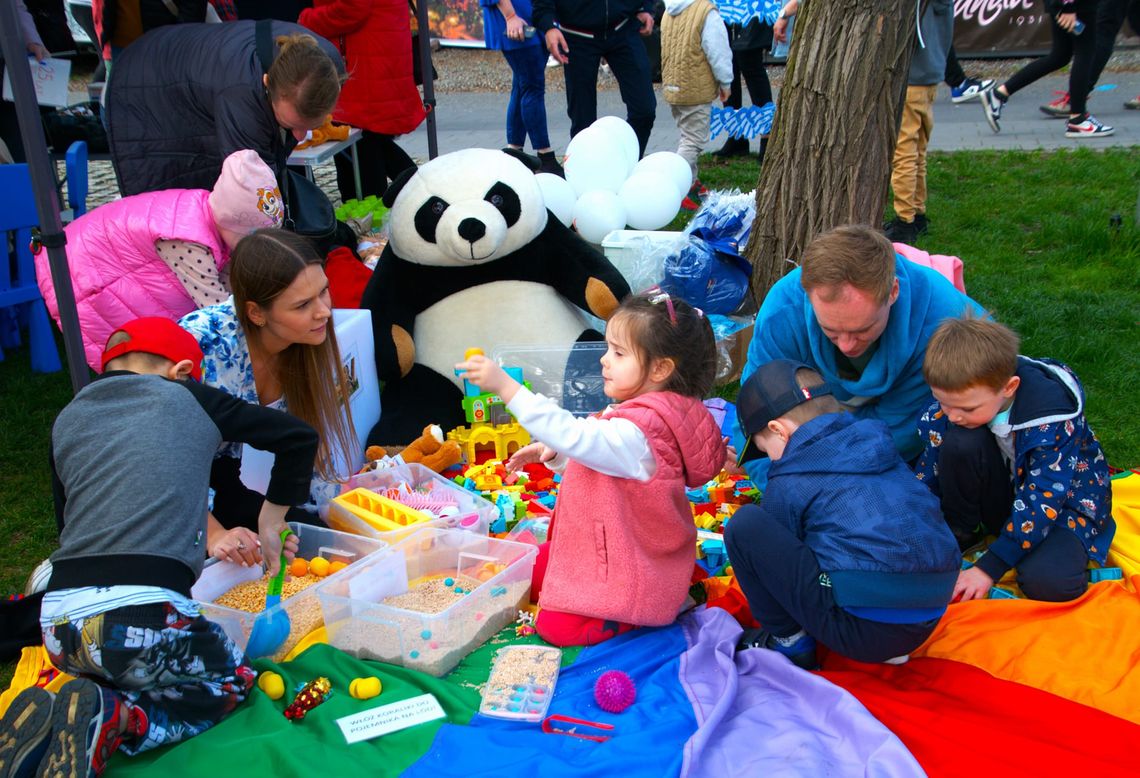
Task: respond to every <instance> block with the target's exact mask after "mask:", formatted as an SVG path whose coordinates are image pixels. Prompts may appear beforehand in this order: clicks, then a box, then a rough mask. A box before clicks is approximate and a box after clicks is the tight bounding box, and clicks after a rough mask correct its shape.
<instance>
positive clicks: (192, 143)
mask: <svg viewBox="0 0 1140 778" xmlns="http://www.w3.org/2000/svg"><path fill="white" fill-rule="evenodd" d="M258 24H259V23H258V22H252V21H250V22H231V23H229V24H180V25H173V26H168V27H160V28H158V29H156V30H152V31H151V32H148V33H147V34H146V35H143V36H142V37H141V38H139V39H138V40H137V41H135V42H134V43H132V44H131V45H130V46H129V47H128V48H127V49H125V50H124V51H123V53H122V54H121V55H120V57H119V58H118V59H116V61H115V69H114V74H113V75H112V78H111V80H110V82H109V84H108V88H107V100H106V117H107V134H108V139H109V141H110V145H111V159H112V162H113V163H114V166H115V173H116V175H117V176H118V178H119V188H120V189H121V190H122V193H123V195H124V196H128V195H134V194H139V193H140V192H150V191H155V190H158V189H211V188H212V187H213V185H214V182H215V181H217V179H218V174H219V173H220V172H221V169H222V160H224V159H225V158H226V157H227V156H228V155H229V154H231V153H232V152H234V151H238V150H240V149H253V150H254V151H256V152H257V153H258V154H259V155H260V156H261V158H262V159H263V160H265V162H266V164H268V165H269V166H270V167H271V168H273V170H274V172H275V173H276V174H277V178H278V180H281V178H282V176H283V175H284V172H285V170H284V162H285V158H286V157H287V156H288V154H289V151H291V150H292V148H293V146H295V145H296V143H297V141H299V140H301V139H302V138H304V137H305V134H306V133H307V132H308V131H309V130H312V129H315V128H317V127H320V126H321V125H322V124H324V123H325V120H326V119H327V118H328V114H329V113H331V112H332V109H333V106H334V105H336V101H337V98H338V97H339V95H340V84H341V74H342V73H343V70H344V66H343V63H342V61H341V59H340V55H339V54H338V53H337V51H336V48H335V47H334V46H333V45H332V44H331V43H329V42H328V41H326V40H324V39H321V38H317V37H316V36H314V35H312V34H311V33H308V32H307V31H305V29H304V28H303V27H299V26H298V25H296V24H289V23H287V22H261V23H260V24H264V25H270V27H269V29H268V30H267V32H268V38H267V48H272V49H274V54H273V59H272V63H273V64H272V65H271V66H270V67H269V68H268V72H266V70H265V69H264V68H263V67H262V64H261V63H262V58H261V57H259V56H258V50H257V35H256V29H257V25H258Z"/></svg>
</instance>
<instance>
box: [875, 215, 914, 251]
mask: <svg viewBox="0 0 1140 778" xmlns="http://www.w3.org/2000/svg"><path fill="white" fill-rule="evenodd" d="M883 234H884V235H886V236H887V240H889V241H890V242H891V243H905V244H907V245H908V246H913V245H914V243H915V241H916V240H918V222H917V219H916V220H915V221H912V222H904V221H903V220H902V219H900V218H899V217H898V216H896V217H895V218H893V219H891V220H890V221H889V222H887V223H886V224H884V225H883Z"/></svg>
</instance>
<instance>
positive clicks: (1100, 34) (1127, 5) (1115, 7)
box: [1041, 0, 1140, 119]
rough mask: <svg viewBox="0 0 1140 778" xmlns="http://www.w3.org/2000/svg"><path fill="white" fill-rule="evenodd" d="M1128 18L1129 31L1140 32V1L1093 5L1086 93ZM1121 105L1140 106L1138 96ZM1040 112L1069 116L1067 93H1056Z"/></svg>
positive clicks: (1105, 0)
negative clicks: (1092, 43) (1093, 37)
mask: <svg viewBox="0 0 1140 778" xmlns="http://www.w3.org/2000/svg"><path fill="white" fill-rule="evenodd" d="M1125 18H1127V19H1128V24H1129V25H1131V27H1132V31H1133V32H1136V33H1140V0H1100V2H1099V3H1098V4H1097V7H1096V45H1095V47H1094V50H1093V60H1092V74H1091V75H1090V76H1089V92H1092V89H1093V87H1094V86H1096V83H1097V81H1099V80H1100V74H1101V73H1103V72H1104V66H1105V65H1107V64H1108V59H1109V57H1111V56H1112V50H1113V49H1115V48H1116V36H1117V35H1119V34H1120V28H1121V27H1122V26H1123V25H1124V19H1125ZM1124 107H1125V108H1128V109H1129V110H1136V109H1137V108H1140V97H1138V98H1135V99H1133V100H1128V101H1126V102H1125V103H1124ZM1041 111H1042V113H1045V114H1047V115H1049V116H1053V117H1055V118H1057V119H1063V118H1065V117H1066V116H1068V115H1069V93H1068V92H1064V93H1062V94H1060V95H1058V97H1057V99H1056V100H1054V101H1053V102H1051V103H1046V104H1045V105H1043V106H1041Z"/></svg>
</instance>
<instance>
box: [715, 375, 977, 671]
mask: <svg viewBox="0 0 1140 778" xmlns="http://www.w3.org/2000/svg"><path fill="white" fill-rule="evenodd" d="M736 410H737V415H738V416H739V420H740V425H741V427H742V428H743V429H744V430H745V432H746V433H747V434H748V436H749V438H750V440H749V443H748V444H747V445H746V447H745V449H744V451H743V453H742V454H741V461H744V460H747V459H753V458H756V457H762V456H765V455H766V456H768V457H769V458H770V459H771V460H772V466H771V469H770V470H769V473H768V486H767V489H766V490H765V492H764V497H763V500H762V501H761V503H760V504H759V505H746V506H744V507H743V508H741V509H740V510H738V511H737V512H736V513H735V514H734V515H733V516H732V519H731V520H730V521H729V522H728V525H727V527H726V529H725V542H726V545H727V548H728V556H729V558H730V559H731V560H732V566H733V570H734V571H735V573H736V578H737V580H738V581H739V582H740V587H741V589H743V590H744V594H745V596H746V597H747V598H748V605H749V607H750V608H751V609H752V615H753V616H755V617H756V619H757V621H759V622H760V624H761V625H762V629H761V630H760V631H758V632H753V633H749V634H746V635H745V638H744V640H743V641H742V647H752V646H762V647H764V648H770V649H774V650H776V651H779V652H780V653H782V654H784V655H786V656H788V657H789V658H790V659H791V660H792V661H793V662H794V663H795V664H797V665H799V666H800V667H803V668H805V669H812V668H813V667H814V666H815V664H816V662H815V641H816V640H819V641H820V642H822V643H824V644H825V645H826V646H828V647H829V648H831V649H832V650H833V651H837V652H839V653H840V654H843V655H845V656H849V657H851V658H852V659H856V660H858V661H861V662H883V661H888V660H894V661H899V659H900V658H901V657H905V655H906V654H909V653H910V652H911V651H913V650H914V649H915V648H917V647H918V646H919V645H921V644H922V642H923V641H924V640H926V638H927V637H928V636H929V635H930V633H931V632H932V631H933V630H934V627H935V626H936V625H937V623H938V619H939V618H940V617H941V616H942V614H943V613H944V612H945V611H946V605H947V604H948V603H949V601H950V595H951V592H952V591H953V588H954V581H955V580H956V578H957V574H958V568H959V565H960V563H961V558H960V557H959V555H958V548H957V546H956V545H955V543H954V536H953V535H952V534H951V533H950V531H949V530H948V529H947V527H946V524H945V522H944V521H942V517H941V515H940V514H939V511H938V501H937V500H936V499H933V497H932V495H931V494H930V493H929V492H928V491H927V490H926V489H924V488H923V487H922V484H920V483H918V482H917V481H916V480H915V478H914V474H913V473H912V472H911V471H910V469H909V468H908V467H907V466H906V464H905V463H904V462H903V460H902V458H901V457H900V456H899V454H898V451H897V450H896V449H895V445H894V441H893V439H892V438H891V434H890V430H889V429H888V428H887V426H886V425H885V424H884V423H883V422H881V421H878V420H875V419H857V418H856V417H854V416H851V415H848V414H845V413H841V412H839V410H840V409H839V404H838V402H837V401H836V400H835V398H834V397H832V396H831V388H830V387H829V386H828V385H827V384H826V383H824V382H823V379H822V378H821V377H820V375H819V373H817V372H815V371H814V370H812V369H811V368H809V367H808V366H807V365H805V364H803V363H801V362H796V361H793V360H790V359H776V360H773V361H771V362H768V363H766V364H764V365H761V366H760V368H759V369H758V370H757V371H756V372H755V373H753V374H752V375H751V376H750V377H749V378H748V380H747V381H746V382H745V383H744V385H743V386H741V388H740V395H739V396H738V398H737V405H736ZM902 661H905V659H903V660H902Z"/></svg>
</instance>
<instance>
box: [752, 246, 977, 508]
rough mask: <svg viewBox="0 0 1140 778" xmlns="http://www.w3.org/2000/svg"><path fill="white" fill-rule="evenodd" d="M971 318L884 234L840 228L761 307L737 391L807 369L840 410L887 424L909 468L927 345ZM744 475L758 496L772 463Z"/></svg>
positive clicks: (953, 292) (970, 305) (925, 401)
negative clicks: (783, 364)
mask: <svg viewBox="0 0 1140 778" xmlns="http://www.w3.org/2000/svg"><path fill="white" fill-rule="evenodd" d="M967 310H973V311H975V312H977V313H979V314H981V313H984V312H983V311H982V309H981V306H979V305H978V304H977V303H976V302H974V301H973V300H971V299H970V298H969V297H967V296H966V295H965V294H963V293H962V292H959V291H958V290H957V289H955V288H954V286H953V285H952V284H951V283H950V282H949V281H947V280H946V279H945V278H944V277H942V276H941V275H939V274H938V273H937V272H936V271H934V270H931V269H930V268H926V267H922V266H920V265H917V264H914V263H913V262H910V261H909V260H906V259H903V258H902V257H900V256H897V255H896V254H895V250H894V247H893V246H891V244H890V242H889V241H888V240H887V239H886V238H885V237H884V236H883V235H882V233H880V232H878V231H876V230H874V229H872V228H871V227H868V226H864V225H847V226H842V227H836V228H835V229H833V230H830V231H828V232H825V233H823V234H822V235H819V236H818V237H816V238H815V240H813V241H812V242H811V243H810V244H809V245H808V247H807V248H806V249H805V250H804V254H803V260H802V263H801V265H800V267H798V268H796V269H795V270H793V271H792V272H790V273H788V274H787V275H786V276H784V277H783V278H781V279H780V280H779V281H777V282H776V283H775V285H773V286H772V289H771V290H770V291H769V292H768V296H767V297H765V298H764V302H763V304H762V305H761V306H760V312H759V313H758V314H757V316H756V328H755V334H754V335H753V336H752V343H751V344H750V345H749V347H748V361H747V363H746V364H745V366H744V371H743V374H742V376H741V381H742V382H743V381H746V380H747V379H748V376H750V375H752V373H754V372H755V371H756V369H757V368H758V367H760V365H763V364H766V363H768V362H770V361H771V360H773V359H793V360H796V361H798V362H803V363H805V364H807V365H808V366H809V367H811V368H812V369H813V370H815V371H816V372H818V373H819V374H820V375H821V376H823V379H824V380H825V381H827V382H828V383H829V384H830V385H831V386H832V388H833V393H834V394H835V397H836V399H837V400H839V402H840V404H841V405H842V406H843V407H844V408H845V409H846V410H848V411H850V412H852V413H854V414H855V415H856V416H857V417H859V418H873V419H880V420H882V421H883V422H884V423H886V425H887V426H888V427H889V428H890V430H891V437H892V438H893V439H894V443H895V448H897V449H898V451H899V454H901V455H902V457H903V459H905V460H907V461H908V462H909V461H911V460H913V459H914V458H915V457H917V456H918V455H919V453H921V451H922V441H921V440H919V439H918V434H917V432H916V429H917V428H916V424H917V422H918V415H919V413H920V412H921V411H923V410H924V409H925V408H926V407H927V406H928V405H929V404H930V402H931V394H930V388H929V387H928V386H927V385H926V381H925V380H924V379H923V377H922V359H923V356H924V355H925V353H926V342H927V341H928V340H929V339H930V336H931V335H932V334H933V333H934V330H935V329H936V328H937V327H938V325H939V324H940V323H941V322H942V320H943V319H947V318H953V317H957V316H961V315H962V314H963V313H964V312H966V311H967ZM745 467H746V469H747V470H748V473H749V475H750V476H752V477H753V479H754V480H756V481H757V485H758V486H760V487H761V488H763V486H764V485H765V484H766V483H767V473H768V460H767V459H758V460H753V461H751V462H748V463H747V464H746V465H745Z"/></svg>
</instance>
